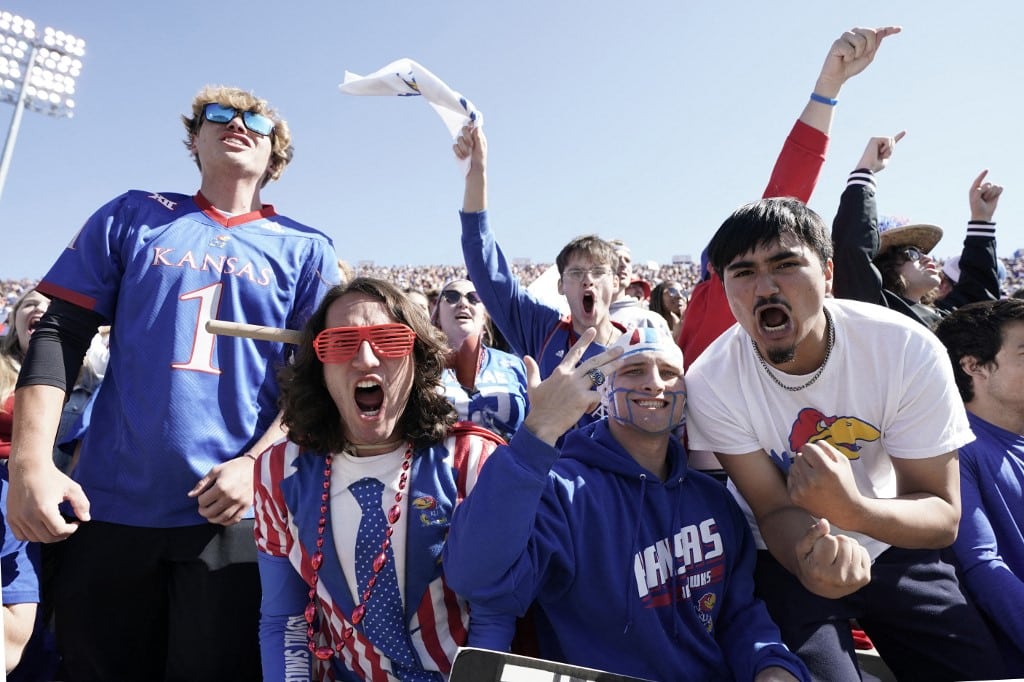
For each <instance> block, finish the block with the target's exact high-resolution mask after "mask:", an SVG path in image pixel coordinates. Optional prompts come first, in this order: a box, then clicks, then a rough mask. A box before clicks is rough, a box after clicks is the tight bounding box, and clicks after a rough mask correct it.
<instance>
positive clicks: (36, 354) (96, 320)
mask: <svg viewBox="0 0 1024 682" xmlns="http://www.w3.org/2000/svg"><path fill="white" fill-rule="evenodd" d="M104 322H105V320H104V318H103V316H102V315H100V314H99V313H95V312H93V311H91V310H86V309H85V308H82V307H80V306H77V305H74V304H73V303H68V302H67V301H63V300H61V299H59V298H57V299H54V300H53V303H51V304H50V307H49V308H48V309H47V311H46V314H45V315H43V318H42V319H41V320H39V324H38V325H36V328H35V331H34V332H32V342H31V343H29V344H28V353H26V354H25V361H24V362H23V363H21V374H19V375H18V388H21V387H22V386H38V385H42V386H54V387H56V388H59V389H61V390H62V391H65V392H67V391H68V390H69V389H70V388H71V387H73V386H74V385H75V380H76V379H77V378H78V371H79V370H80V369H81V368H82V360H83V358H85V352H86V351H87V350H89V344H90V343H92V337H93V336H94V335H95V334H96V329H97V327H99V326H100V325H101V324H103V323H104Z"/></svg>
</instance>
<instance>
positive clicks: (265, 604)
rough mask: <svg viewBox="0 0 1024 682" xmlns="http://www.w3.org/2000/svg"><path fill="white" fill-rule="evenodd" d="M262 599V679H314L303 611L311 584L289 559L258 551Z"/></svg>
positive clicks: (292, 681) (292, 680) (300, 681)
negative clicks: (306, 581) (302, 576)
mask: <svg viewBox="0 0 1024 682" xmlns="http://www.w3.org/2000/svg"><path fill="white" fill-rule="evenodd" d="M256 559H257V563H258V564H259V569H260V584H261V586H262V588H263V600H262V602H261V604H260V659H261V660H262V662H263V679H265V680H285V679H286V680H289V682H303V681H308V680H310V679H311V678H312V667H311V666H312V659H311V654H310V651H309V649H308V648H307V638H306V620H305V618H304V615H303V614H304V611H305V608H306V606H307V605H308V604H309V586H308V585H306V583H305V581H303V580H302V578H301V576H299V574H298V573H296V572H295V569H294V568H293V567H292V565H291V563H290V562H289V561H288V559H286V558H284V557H277V556H271V555H269V554H267V553H265V552H259V551H258V552H257V553H256Z"/></svg>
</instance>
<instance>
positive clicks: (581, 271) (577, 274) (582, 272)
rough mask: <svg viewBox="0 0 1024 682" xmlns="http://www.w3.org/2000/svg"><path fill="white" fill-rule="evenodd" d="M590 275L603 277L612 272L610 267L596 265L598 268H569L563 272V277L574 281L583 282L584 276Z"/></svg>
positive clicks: (594, 277)
mask: <svg viewBox="0 0 1024 682" xmlns="http://www.w3.org/2000/svg"><path fill="white" fill-rule="evenodd" d="M588 274H589V275H590V276H591V277H592V278H593V279H601V278H602V277H607V276H608V275H610V274H612V271H611V269H610V268H604V267H596V268H569V269H568V270H566V271H565V272H563V273H562V277H565V278H566V279H571V280H572V281H574V282H582V281H583V278H584V277H586V276H587V275H588Z"/></svg>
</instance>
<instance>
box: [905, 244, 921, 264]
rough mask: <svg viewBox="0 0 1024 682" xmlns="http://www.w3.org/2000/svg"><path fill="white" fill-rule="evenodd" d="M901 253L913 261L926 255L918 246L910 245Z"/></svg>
mask: <svg viewBox="0 0 1024 682" xmlns="http://www.w3.org/2000/svg"><path fill="white" fill-rule="evenodd" d="M900 254H902V256H903V257H904V258H906V259H907V260H908V261H910V262H912V263H916V262H917V261H919V260H921V256H923V255H924V254H922V253H921V250H920V249H918V248H917V247H916V246H908V247H907V248H905V249H903V250H902V251H900Z"/></svg>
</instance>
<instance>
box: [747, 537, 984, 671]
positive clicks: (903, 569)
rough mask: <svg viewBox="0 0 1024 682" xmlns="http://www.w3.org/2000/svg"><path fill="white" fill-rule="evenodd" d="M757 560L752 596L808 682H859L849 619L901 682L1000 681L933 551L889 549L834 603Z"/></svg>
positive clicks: (974, 621)
mask: <svg viewBox="0 0 1024 682" xmlns="http://www.w3.org/2000/svg"><path fill="white" fill-rule="evenodd" d="M757 555H758V556H757V568H756V569H755V574H754V578H755V592H756V593H757V596H758V597H760V598H761V599H763V600H764V601H765V603H766V604H767V605H768V611H769V613H770V614H771V616H772V618H773V619H774V620H775V622H776V623H777V624H778V626H779V629H780V630H781V631H782V639H783V641H784V642H785V643H786V645H787V646H788V647H789V648H790V649H792V650H793V651H794V652H795V653H796V654H798V655H799V656H800V657H801V658H802V659H803V660H804V662H805V663H806V664H807V667H808V668H810V670H811V674H812V675H813V676H814V678H815V679H816V680H859V679H860V673H859V670H858V668H857V657H856V652H855V651H854V647H853V638H852V636H851V634H850V626H849V621H850V619H851V618H856V619H857V621H858V622H859V623H860V626H861V627H862V628H863V629H864V631H865V632H866V633H867V634H868V636H869V637H870V638H871V641H872V643H873V644H874V645H875V648H876V649H877V650H878V653H879V654H880V655H881V657H882V660H884V661H885V664H886V665H887V666H889V669H890V670H892V672H893V673H894V674H895V676H896V678H897V679H898V680H900V681H901V682H903V681H904V680H927V681H929V682H941V681H942V680H978V679H988V680H991V679H999V678H1001V677H1003V661H1002V658H1001V656H1000V654H999V651H998V650H997V648H996V645H995V642H994V640H993V638H992V635H991V633H990V632H989V630H988V628H987V626H986V625H985V623H984V621H983V620H982V618H981V615H980V614H979V612H978V611H977V610H976V609H975V608H974V606H973V605H972V604H970V603H968V602H967V601H966V599H965V598H964V595H963V593H962V592H961V591H960V586H959V584H958V583H957V580H956V573H955V571H954V570H953V567H952V566H950V565H949V564H948V563H945V562H944V561H942V560H941V559H940V558H939V552H938V551H933V550H909V549H899V548H896V547H891V548H889V549H888V550H886V551H885V552H883V553H882V554H881V556H879V557H878V558H877V559H876V560H875V562H874V563H873V564H872V566H871V582H870V583H868V584H867V585H865V586H864V587H862V588H861V589H860V590H858V591H857V592H855V593H853V594H851V595H849V596H847V597H844V598H842V599H826V598H824V597H819V596H818V595H815V594H812V593H811V592H808V591H807V590H806V589H805V588H804V587H803V585H801V584H800V581H799V580H797V578H796V577H795V576H794V575H793V574H792V573H790V572H789V571H787V570H786V569H785V568H783V566H782V565H781V564H779V563H778V562H777V561H776V560H775V558H774V557H772V556H771V554H769V553H768V552H766V551H759V552H758V553H757Z"/></svg>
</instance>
